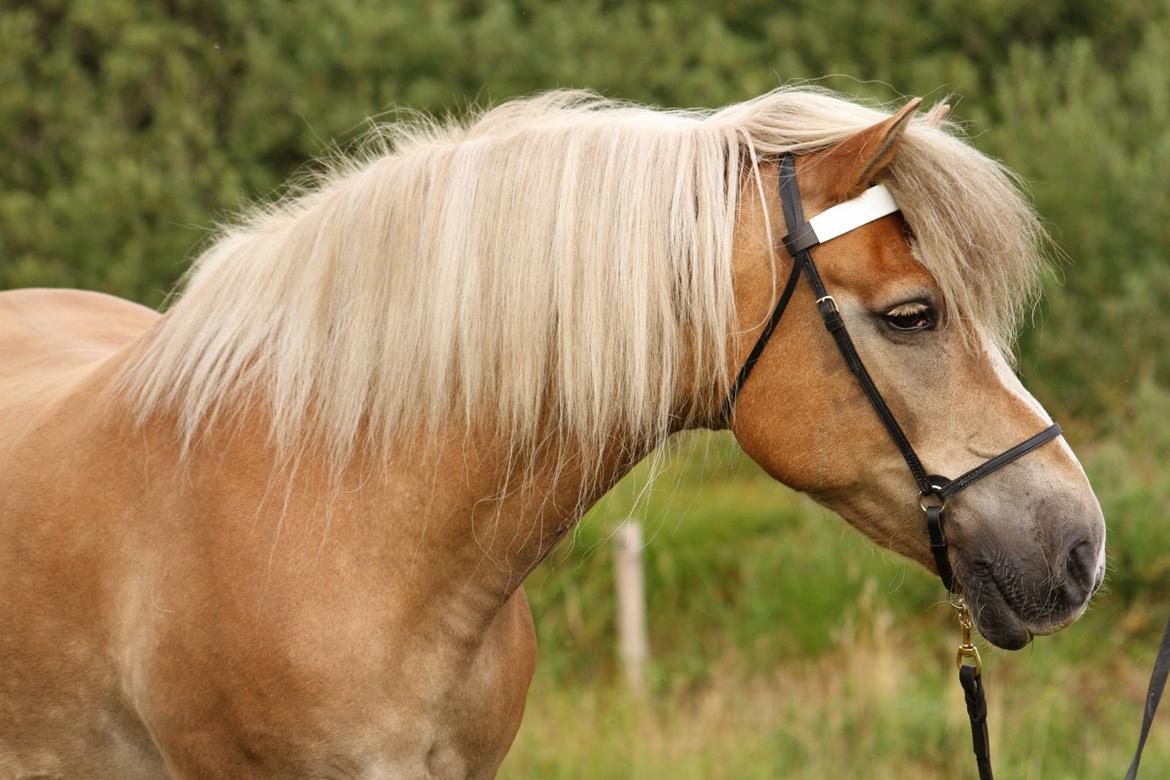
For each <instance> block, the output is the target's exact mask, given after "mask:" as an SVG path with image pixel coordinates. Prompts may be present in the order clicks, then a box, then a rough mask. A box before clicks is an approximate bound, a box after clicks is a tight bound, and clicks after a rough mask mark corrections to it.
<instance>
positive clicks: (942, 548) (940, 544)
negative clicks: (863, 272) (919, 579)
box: [723, 154, 1061, 592]
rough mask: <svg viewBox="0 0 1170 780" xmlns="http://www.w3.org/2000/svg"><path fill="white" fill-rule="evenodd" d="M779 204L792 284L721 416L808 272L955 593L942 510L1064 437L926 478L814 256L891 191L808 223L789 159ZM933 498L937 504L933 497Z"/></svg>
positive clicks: (1051, 430)
mask: <svg viewBox="0 0 1170 780" xmlns="http://www.w3.org/2000/svg"><path fill="white" fill-rule="evenodd" d="M780 201H781V204H782V206H783V208H784V222H785V224H786V225H787V228H788V235H787V236H785V237H784V240H783V243H784V247H785V248H786V249H787V250H788V253H789V254H790V255H791V256H792V258H793V264H792V271H791V272H790V273H789V274H788V281H787V283H786V284H785V285H784V290H783V292H782V293H781V294H780V300H779V301H778V302H777V303H776V307H775V308H774V309H773V310H772V315H771V316H770V317H769V318H768V322H767V324H766V325H765V326H764V331H763V332H762V333H761V334H760V337H759V339H757V340H756V343H755V346H753V347H752V351H751V353H750V354H749V355H748V357H747V360H745V361H744V364H743V367H742V368H741V369H740V370H739V374H737V375H736V377H735V381H734V382H732V384H731V388H730V390H729V391H728V394H727V400H726V401H724V404H723V419H724V420H725V421H727V420H730V418H731V412H732V409H733V407H734V406H735V399H736V397H737V396H738V395H739V393H740V391H741V390H743V386H744V383H746V382H747V379H748V376H749V375H750V374H751V372H752V369H753V368H754V367H755V365H756V362H757V361H758V360H759V359H760V355H762V354H763V352H764V347H766V346H767V344H768V340H769V339H770V338H772V334H773V333H774V332H775V331H776V326H777V325H779V324H780V318H781V317H783V316H784V310H785V309H786V308H788V304H789V302H790V301H791V300H792V295H793V293H795V292H796V284H797V282H798V281H799V280H800V274H801V272H802V271H803V272H804V274H805V276H807V277H808V281H809V284H810V285H811V286H812V290H813V294H814V295H816V305H817V309H818V310H819V311H820V314H821V319H822V320H824V323H825V327H826V328H827V329H828V331H829V333H831V334H832V335H833V340H834V341H836V342H837V349H838V350H840V352H841V356H842V357H843V358H844V359H845V363H846V365H848V366H849V370H850V371H851V372H852V373H853V376H854V377H856V378H857V382H858V384H860V385H861V389H862V391H864V392H865V395H866V397H867V398H868V399H869V402H870V405H871V406H873V409H874V411H875V412H877V416H878V418H879V419H880V420H881V421H882V425H884V426H885V428H886V432H887V433H889V435H890V438H891V439H893V441H894V444H895V445H896V446H897V448H898V451H899V452H901V453H902V459H903V460H905V461H906V465H907V466H908V467H909V468H910V473H911V474H912V475H913V476H914V481H915V482H916V483H917V485H918V492H919V505H920V506H921V507H922V511H923V512H925V513H926V531H927V536H928V537H929V539H930V552H931V554H932V555H933V556H934V561H935V565H936V566H937V567H938V575H939V579H941V580H942V583H943V585H944V586H945V587H946V589H947V591H948V592H954V590H955V585H956V582H955V577H954V573H953V572H952V570H951V563H950V558H949V556H948V554H947V553H948V545H947V537H946V534H945V532H944V529H943V509H944V508H945V506H946V501H947V499H948V498H950V497H951V496H953V495H955V494H956V493H959V492H961V491H963V490H966V489H967V488H969V487H971V485H973V484H975V483H976V482H978V481H979V480H981V479H983V478H984V477H986V476H988V475H989V474H992V473H993V472H995V471H998V470H999V469H1001V468H1003V467H1004V466H1006V465H1007V464H1009V463H1011V462H1012V461H1014V460H1016V459H1018V458H1021V457H1023V456H1024V455H1027V454H1028V453H1029V452H1031V451H1032V450H1034V449H1036V448H1037V447H1040V446H1041V445H1043V444H1045V443H1047V442H1049V441H1051V440H1052V439H1054V438H1056V437H1057V436H1059V435H1060V433H1061V429H1060V426H1059V425H1057V424H1056V423H1053V424H1052V425H1050V426H1048V427H1047V428H1045V429H1044V430H1042V431H1040V432H1039V433H1037V434H1036V435H1035V436H1032V437H1031V438H1028V439H1025V440H1024V441H1022V442H1020V443H1019V444H1017V445H1016V446H1014V447H1012V448H1010V449H1008V450H1005V451H1004V452H1002V453H1000V454H999V455H996V456H995V457H994V458H990V459H988V460H986V461H984V462H983V463H981V464H980V465H978V466H976V467H975V468H973V469H971V470H970V471H968V472H966V473H965V474H963V475H962V476H959V477H956V478H955V479H947V478H946V477H942V476H939V475H937V474H931V473H929V472H928V471H927V470H926V468H925V467H923V465H922V460H921V459H920V458H919V457H918V454H917V453H916V452H915V451H914V447H913V446H912V445H911V444H910V440H909V439H908V438H907V437H906V434H905V432H903V430H902V427H901V426H900V425H898V421H897V419H895V417H894V414H893V412H891V411H890V407H889V406H888V405H887V404H886V401H885V399H884V398H882V394H881V392H880V391H879V390H878V389H877V385H875V384H874V382H873V379H872V378H871V377H870V375H869V372H868V371H866V369H865V364H864V363H862V362H861V356H860V355H858V354H857V349H856V347H854V346H853V340H852V339H851V338H849V331H848V330H847V329H846V328H845V321H844V320H843V319H842V318H841V312H840V311H839V310H838V309H837V302H836V301H835V300H834V299H833V296H832V295H830V294H829V292H828V290H826V289H825V283H824V282H823V281H822V280H821V275H820V273H818V271H817V267H816V264H815V263H814V262H813V259H812V255H811V253H810V252H809V250H810V249H812V248H813V247H814V246H816V245H818V244H822V243H824V242H826V241H829V240H831V239H833V238H836V237H837V236H841V235H844V234H845V233H848V232H850V231H852V230H856V229H857V228H859V227H861V226H862V225H866V224H868V223H870V222H872V221H874V220H875V219H878V218H880V217H883V216H886V215H887V214H892V213H894V212H895V211H897V210H898V206H897V204H896V203H894V199H893V197H892V196H891V195H890V193H889V191H888V190H887V189H886V188H885V187H884V186H882V185H878V186H876V187H870V188H869V189H868V190H866V191H865V192H864V193H862V194H861V195H860V196H859V197H857V198H854V199H852V200H849V201H846V202H844V203H841V204H839V205H837V206H834V207H833V208H830V209H827V210H826V211H824V212H822V213H821V214H818V215H817V216H815V217H813V218H812V219H811V220H808V221H807V222H806V221H805V219H804V209H803V208H802V207H801V202H800V188H799V187H798V186H797V182H796V161H795V159H794V158H793V156H792V155H791V154H786V155H784V156H783V157H781V158H780ZM932 498H933V500H931V499H932Z"/></svg>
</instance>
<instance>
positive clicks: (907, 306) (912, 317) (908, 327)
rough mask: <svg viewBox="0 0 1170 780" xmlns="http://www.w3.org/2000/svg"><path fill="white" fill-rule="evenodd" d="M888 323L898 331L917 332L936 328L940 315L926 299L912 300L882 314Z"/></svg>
mask: <svg viewBox="0 0 1170 780" xmlns="http://www.w3.org/2000/svg"><path fill="white" fill-rule="evenodd" d="M882 319H884V320H885V322H886V325H887V326H889V327H890V329H892V330H894V331H896V332H898V333H917V332H919V331H923V330H934V327H935V325H937V324H938V316H937V315H936V313H935V311H934V308H933V307H931V305H930V304H928V303H926V302H925V301H910V302H907V303H902V304H898V305H897V306H895V307H894V308H892V309H890V310H889V311H887V312H886V313H885V314H883V315H882Z"/></svg>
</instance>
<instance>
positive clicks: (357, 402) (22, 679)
mask: <svg viewBox="0 0 1170 780" xmlns="http://www.w3.org/2000/svg"><path fill="white" fill-rule="evenodd" d="M918 104H919V101H917V100H914V101H911V102H909V103H907V104H906V105H904V106H903V107H902V108H901V109H900V110H898V111H897V112H895V113H890V112H888V111H886V110H882V109H879V108H876V107H872V106H869V105H864V104H862V103H859V102H856V101H853V100H851V99H849V98H845V97H842V96H840V95H836V94H834V93H830V92H828V91H824V90H820V89H816V88H809V87H799V88H792V87H788V88H779V89H777V90H775V91H772V92H769V93H767V94H764V95H762V96H758V97H756V98H754V99H751V100H748V101H746V102H742V103H738V104H734V105H730V106H728V107H724V108H722V109H718V110H686V111H683V110H662V109H657V108H649V107H644V106H640V105H636V104H631V103H625V102H620V101H614V100H610V99H606V98H603V97H601V96H598V95H596V94H594V93H589V92H575V91H555V92H550V93H543V94H539V95H536V96H530V97H527V98H523V99H518V100H514V101H511V102H506V103H503V104H501V105H499V106H496V107H494V108H491V109H490V110H486V111H482V112H479V113H477V114H476V115H474V116H471V117H468V118H467V119H464V120H450V121H447V122H442V123H441V122H436V121H428V120H423V119H414V120H410V121H407V122H402V123H398V124H392V125H390V126H387V127H383V128H380V129H379V130H378V131H377V132H376V134H375V135H374V137H372V138H371V139H370V140H369V141H368V142H367V143H365V144H364V145H362V146H361V147H360V148H359V149H357V150H356V151H354V152H352V153H350V154H348V155H345V156H342V157H340V158H339V159H337V160H334V161H332V162H331V163H330V164H328V165H326V166H324V167H323V168H322V169H321V170H319V171H317V172H316V174H315V175H314V177H313V178H312V180H311V181H309V182H307V183H302V184H301V185H300V186H298V187H296V188H293V189H291V190H290V191H289V192H288V193H286V194H285V195H284V196H283V197H281V198H278V199H276V200H275V201H273V202H271V203H266V204H261V205H258V206H256V207H254V208H252V209H250V210H249V211H248V212H247V213H245V214H244V215H242V216H241V217H240V218H238V219H235V220H233V221H232V222H231V224H228V225H226V226H225V227H223V228H222V229H221V230H220V231H219V232H218V233H217V234H216V235H215V236H214V237H212V238H211V239H210V240H209V243H208V244H207V245H206V247H205V248H204V249H203V250H202V251H201V253H200V254H199V256H198V257H197V258H196V260H195V262H194V263H193V266H192V268H191V270H190V271H189V273H188V274H187V276H186V278H185V280H184V282H183V284H182V291H181V293H179V294H178V295H177V297H176V298H175V299H174V301H173V303H172V304H171V305H170V306H169V308H168V309H167V310H166V312H165V313H163V314H161V315H159V314H157V313H155V312H154V311H152V310H149V309H146V308H144V307H142V306H139V305H137V304H134V303H130V302H127V301H124V300H120V299H117V298H114V297H110V296H107V295H103V294H99V293H92V292H83V291H70V290H14V291H8V292H4V293H0V366H2V367H3V370H2V371H0V496H2V497H3V498H2V500H0V539H2V543H0V593H2V594H3V595H2V596H0V625H2V626H3V627H4V630H3V631H2V632H0V775H3V776H6V777H31V776H37V777H41V776H52V777H57V776H62V777H64V776H69V777H76V776H85V777H94V778H103V777H110V778H115V777H116V778H147V777H150V778H154V777H162V776H167V777H174V778H196V777H248V778H270V777H322V778H324V777H368V778H375V777H379V778H380V777H468V778H485V777H492V776H494V775H495V773H496V771H497V769H498V767H499V765H500V763H501V762H502V760H503V758H504V756H505V754H506V752H507V750H508V748H509V746H510V744H511V742H512V740H513V738H514V736H515V734H516V732H517V729H518V728H519V725H520V722H521V717H522V714H523V710H524V702H525V696H526V693H527V689H528V685H529V682H530V680H531V677H532V674H533V669H534V664H535V663H536V644H535V635H534V631H533V622H532V617H531V613H530V611H529V607H528V604H527V602H526V600H525V596H524V590H523V582H524V580H525V577H526V576H527V575H528V574H529V573H530V572H531V571H532V570H533V568H534V567H535V566H537V564H538V563H540V561H541V560H542V559H544V558H545V557H546V556H547V555H548V554H549V552H550V551H551V550H552V549H553V548H554V547H555V546H556V545H557V543H558V542H559V541H561V540H562V539H564V538H565V536H566V535H568V534H570V532H571V530H572V529H573V528H574V525H575V524H576V523H577V521H578V520H579V519H580V518H581V516H582V514H583V513H584V512H585V511H586V510H587V509H588V508H589V507H590V506H591V505H592V504H593V503H595V502H596V501H597V500H598V499H599V498H600V497H601V496H602V495H603V494H604V493H605V492H606V491H607V490H608V489H609V488H610V487H612V486H613V485H614V484H615V483H616V482H617V481H618V480H620V479H621V478H622V476H623V475H624V474H626V473H627V472H628V471H629V470H630V469H631V468H632V467H633V466H634V465H635V464H636V463H637V462H639V461H640V460H641V459H643V458H645V457H647V456H649V455H651V453H653V452H655V451H656V448H658V447H659V445H660V444H662V443H663V442H664V441H665V440H666V439H667V438H669V437H671V436H672V435H674V434H676V433H678V432H681V431H685V430H697V429H714V430H722V429H730V431H731V435H733V436H734V437H735V439H736V440H737V441H738V443H739V445H740V447H741V448H742V449H743V451H744V452H746V453H747V455H748V456H750V457H751V458H752V459H754V460H755V462H756V463H758V464H759V465H760V466H761V467H762V468H763V469H764V470H765V471H766V472H767V473H768V474H770V475H771V476H772V477H774V478H775V479H776V480H778V481H780V482H782V483H784V484H785V485H788V486H790V487H791V488H793V489H795V490H797V491H802V492H804V493H806V494H808V495H809V496H811V497H812V498H813V499H815V500H816V501H817V502H819V503H821V504H823V505H824V506H826V507H828V508H829V509H831V510H833V511H835V512H836V513H838V514H839V515H840V516H841V517H843V518H844V519H845V520H846V521H848V522H849V523H850V524H852V525H853V526H854V527H855V528H857V529H858V530H859V531H861V532H862V533H863V534H865V535H867V536H868V537H870V538H871V539H872V540H874V541H875V542H876V543H878V544H880V545H883V546H885V547H887V548H890V549H892V550H894V551H896V552H898V553H901V554H902V555H904V556H907V557H908V558H910V559H912V560H914V561H917V562H918V563H920V564H922V566H923V567H925V568H926V569H928V570H934V569H935V568H936V565H937V564H936V561H935V559H934V558H933V556H932V554H931V552H930V549H929V545H928V540H927V534H926V532H925V530H924V526H923V523H922V518H921V515H920V514H919V509H918V500H919V492H920V491H919V489H918V486H917V485H916V484H915V482H914V480H913V479H911V477H910V475H908V474H907V473H906V470H905V467H904V464H903V462H902V458H901V457H900V455H899V452H898V449H897V448H895V447H894V446H892V444H891V442H890V439H889V436H888V432H887V431H886V430H885V429H883V426H882V424H881V422H880V421H879V420H878V419H877V418H876V417H875V416H874V415H873V413H872V410H871V409H869V407H868V406H867V404H866V402H865V397H864V395H863V394H862V391H861V388H859V386H858V385H857V384H856V383H855V382H854V381H852V379H851V377H850V375H849V371H848V368H847V366H846V365H845V364H844V363H843V362H842V361H841V359H840V357H839V356H838V355H837V354H836V350H834V348H833V340H832V338H831V337H830V335H829V334H828V333H827V332H826V330H825V327H824V326H823V324H822V321H821V318H820V317H819V316H818V313H817V312H818V307H817V305H815V304H816V303H817V302H816V301H814V299H813V297H814V293H813V292H812V290H810V289H807V288H805V287H798V288H796V289H794V290H793V291H791V295H792V300H791V306H790V307H789V308H788V314H786V315H785V319H784V321H783V324H782V326H781V327H779V328H778V329H776V331H775V333H774V334H771V335H772V338H771V342H770V344H769V346H768V348H767V349H766V350H764V351H763V352H762V353H760V354H758V355H756V356H754V359H753V364H754V367H753V373H752V375H751V377H750V380H749V381H746V383H744V384H743V386H742V388H737V391H738V392H737V396H736V401H735V407H734V412H733V413H732V414H731V415H730V416H725V415H724V414H722V413H721V410H722V407H723V406H724V404H725V400H726V399H727V395H728V392H729V389H730V387H731V383H732V381H733V377H734V376H735V374H736V371H737V370H738V369H739V368H740V367H741V366H742V365H743V364H744V361H745V360H746V359H747V358H748V356H749V353H750V352H751V350H752V347H753V344H755V343H757V341H758V339H759V337H760V334H761V332H762V331H763V330H764V328H765V327H767V320H768V314H769V312H770V311H772V310H773V309H774V307H775V305H776V301H777V298H778V296H779V294H780V290H779V288H780V284H779V281H780V280H782V278H783V274H784V273H785V271H786V269H787V268H788V267H789V265H788V264H789V260H788V258H787V257H786V256H784V255H782V254H781V253H780V252H778V251H777V247H778V246H779V238H780V234H781V232H782V230H781V228H782V226H783V225H784V218H783V216H782V215H781V210H782V204H781V198H780V196H779V193H778V184H779V182H778V176H779V168H778V161H779V160H780V158H781V157H782V156H786V155H788V156H791V157H793V158H794V159H795V166H796V167H795V176H796V186H798V188H799V192H800V196H801V198H802V200H803V205H804V209H805V213H806V215H816V214H819V213H823V212H826V211H827V210H828V209H830V208H832V207H834V206H835V205H837V204H841V203H844V202H847V201H849V200H850V199H852V198H855V197H857V196H858V194H859V193H862V192H863V191H865V190H866V189H867V188H870V187H871V186H874V185H877V184H880V185H883V186H884V187H885V188H886V189H887V190H888V191H889V192H890V193H891V194H892V196H893V198H894V200H895V201H896V203H897V206H898V211H896V212H893V213H888V214H886V215H884V216H881V217H880V218H878V219H875V220H873V221H871V222H868V223H867V224H864V225H862V226H860V227H858V228H857V229H855V230H852V231H850V232H848V233H847V234H845V235H841V236H839V237H837V238H835V239H834V240H832V241H827V242H825V243H823V244H821V245H819V246H817V247H816V248H815V249H813V250H812V254H813V256H814V257H815V258H816V263H817V266H818V268H819V269H820V273H821V275H822V277H823V279H824V284H825V285H826V286H827V288H828V289H829V291H831V293H832V297H833V299H834V303H835V310H836V311H839V316H840V318H841V319H842V320H843V322H844V323H847V324H848V327H849V330H850V332H851V333H852V335H853V340H854V342H855V343H856V345H857V349H858V351H859V352H860V354H862V355H864V357H865V359H866V362H867V364H868V365H869V368H870V371H871V372H872V376H873V382H874V383H875V384H876V385H877V386H878V387H880V388H881V392H882V394H883V395H884V397H885V399H886V401H887V402H888V405H889V407H890V409H891V410H892V411H893V413H895V414H896V415H897V417H898V419H899V420H901V421H902V424H903V426H904V428H905V431H906V436H907V437H909V439H910V440H912V441H913V442H914V445H915V447H916V448H917V450H918V452H919V453H921V457H922V460H923V462H924V463H926V464H927V465H928V466H929V467H930V468H931V469H932V470H934V471H935V472H936V473H959V472H960V471H962V470H963V469H966V468H970V467H971V466H972V465H973V464H975V463H978V462H980V461H982V460H983V459H985V458H988V457H990V456H991V455H994V454H995V453H996V452H1000V451H1001V450H1003V449H1004V448H1005V447H1007V446H1009V445H1011V444H1012V443H1014V442H1017V441H1020V440H1021V439H1023V438H1024V437H1025V436H1027V435H1030V434H1032V433H1033V432H1034V431H1036V430H1038V429H1039V428H1041V427H1044V426H1047V425H1050V424H1051V419H1050V418H1049V416H1048V414H1047V413H1046V412H1045V411H1044V409H1043V408H1042V407H1041V405H1040V404H1039V403H1038V402H1037V401H1036V400H1035V399H1034V398H1033V397H1032V396H1031V395H1030V394H1029V393H1028V392H1027V390H1025V389H1024V387H1023V385H1022V384H1021V382H1020V381H1019V379H1018V378H1017V376H1016V374H1015V372H1014V370H1013V364H1012V362H1011V357H1010V356H1011V353H1012V340H1013V338H1014V336H1015V334H1016V332H1017V330H1018V327H1019V322H1020V320H1021V317H1022V316H1023V315H1024V314H1025V313H1026V312H1027V311H1028V310H1029V307H1030V306H1031V305H1033V302H1034V301H1035V299H1036V294H1037V289H1038V280H1039V278H1040V275H1041V274H1042V273H1043V272H1044V268H1045V257H1046V256H1047V254H1048V241H1049V239H1048V238H1047V236H1046V235H1045V232H1044V230H1043V228H1042V225H1041V223H1040V221H1039V219H1038V217H1037V215H1036V214H1035V212H1034V211H1033V209H1032V208H1031V206H1030V205H1029V204H1028V203H1027V201H1026V200H1025V199H1024V198H1023V197H1022V196H1021V194H1020V192H1019V189H1018V185H1017V183H1016V181H1015V179H1014V178H1013V176H1012V174H1011V173H1010V172H1009V171H1008V170H1007V169H1005V168H1004V167H1003V166H1001V165H1000V164H999V163H997V162H995V161H993V160H991V159H990V158H988V157H986V156H984V155H983V154H981V153H980V152H978V151H977V150H975V149H974V148H973V147H972V146H971V145H970V144H969V143H968V142H967V141H966V140H965V139H964V138H963V136H962V134H961V132H959V131H958V130H957V129H956V128H955V127H954V126H953V125H952V124H951V123H950V122H948V121H947V120H946V119H945V117H943V116H942V113H943V111H944V110H945V109H940V110H931V111H930V112H926V113H923V112H919V111H918ZM947 529H948V530H947V534H948V536H949V544H950V546H949V549H948V550H947V552H946V554H945V556H944V557H945V562H946V564H947V565H948V566H951V567H953V569H954V577H955V579H956V582H957V587H959V588H961V589H962V592H963V593H964V595H965V597H966V599H967V602H968V604H969V606H970V609H971V612H972V615H973V619H974V621H975V623H976V625H977V627H978V629H979V630H980V632H981V633H982V634H983V635H984V636H985V637H986V638H987V639H988V640H989V641H990V642H992V643H993V644H995V645H998V646H1000V647H1003V648H1008V649H1016V648H1020V647H1023V646H1024V645H1026V644H1027V643H1028V642H1029V641H1030V640H1031V639H1032V637H1033V636H1036V635H1043V634H1048V633H1051V632H1054V631H1058V630H1060V629H1062V628H1064V627H1066V626H1068V625H1069V624H1071V623H1072V622H1073V621H1074V620H1076V619H1077V617H1079V616H1080V615H1081V614H1082V613H1083V612H1084V610H1085V609H1086V606H1087V604H1088V601H1089V599H1090V597H1091V595H1092V594H1093V592H1094V591H1095V590H1096V588H1097V587H1098V586H1099V584H1100V582H1101V577H1102V572H1103V566H1104V544H1105V525H1104V519H1103V516H1102V512H1101V509H1100V506H1099V504H1098V502H1097V499H1096V497H1095V496H1094V493H1093V490H1092V488H1091V486H1090V484H1089V481H1088V479H1087V478H1086V476H1085V473H1084V471H1083V470H1082V469H1081V467H1080V465H1079V463H1078V461H1077V459H1076V457H1075V455H1074V454H1073V452H1072V450H1071V449H1070V447H1069V445H1068V444H1067V442H1066V441H1065V440H1064V439H1063V438H1058V439H1056V440H1055V441H1054V442H1053V443H1050V444H1047V445H1046V446H1044V447H1041V448H1038V449H1036V450H1035V452H1033V453H1031V454H1030V455H1029V456H1028V457H1027V458H1024V459H1020V460H1017V461H1015V462H1013V463H1011V464H1010V465H1008V466H1006V467H1004V468H1003V469H1002V470H1001V471H999V472H998V473H997V474H996V476H995V478H994V479H989V480H987V481H984V482H980V483H979V484H978V485H974V486H972V487H971V488H970V489H969V490H967V491H965V492H964V493H963V494H962V496H958V497H956V498H955V499H954V502H953V505H952V506H951V507H950V508H949V509H948V526H947Z"/></svg>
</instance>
